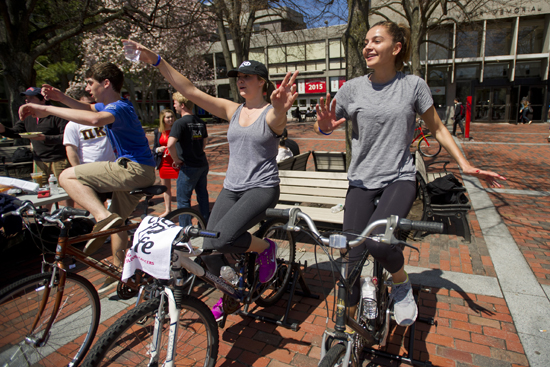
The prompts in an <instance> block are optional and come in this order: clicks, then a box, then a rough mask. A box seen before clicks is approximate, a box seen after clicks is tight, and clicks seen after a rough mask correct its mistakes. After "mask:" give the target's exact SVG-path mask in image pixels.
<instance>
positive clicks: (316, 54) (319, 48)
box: [306, 42, 325, 70]
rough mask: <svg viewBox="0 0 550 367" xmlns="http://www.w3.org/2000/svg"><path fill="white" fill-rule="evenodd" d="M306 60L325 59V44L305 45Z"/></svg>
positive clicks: (312, 43)
mask: <svg viewBox="0 0 550 367" xmlns="http://www.w3.org/2000/svg"><path fill="white" fill-rule="evenodd" d="M306 56H307V60H308V61H311V60H319V59H323V60H324V59H325V42H311V43H308V44H307V45H306ZM308 70H309V69H308Z"/></svg>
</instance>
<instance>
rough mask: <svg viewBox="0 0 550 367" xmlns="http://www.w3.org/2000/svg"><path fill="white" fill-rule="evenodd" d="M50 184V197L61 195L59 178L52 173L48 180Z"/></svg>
mask: <svg viewBox="0 0 550 367" xmlns="http://www.w3.org/2000/svg"><path fill="white" fill-rule="evenodd" d="M48 184H49V185H50V195H57V194H59V187H58V186H57V178H56V177H55V175H54V174H53V173H52V174H51V175H50V178H49V179H48Z"/></svg>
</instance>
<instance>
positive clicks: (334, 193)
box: [281, 185, 348, 198]
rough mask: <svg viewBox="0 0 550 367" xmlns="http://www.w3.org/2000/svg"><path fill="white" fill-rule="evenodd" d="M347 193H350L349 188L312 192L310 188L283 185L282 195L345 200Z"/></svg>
mask: <svg viewBox="0 0 550 367" xmlns="http://www.w3.org/2000/svg"><path fill="white" fill-rule="evenodd" d="M347 192H348V190H347V188H346V189H329V188H321V187H319V188H315V189H314V190H312V189H311V188H310V187H300V186H287V185H281V194H294V195H304V196H319V197H325V196H328V197H333V198H345V197H346V193H347Z"/></svg>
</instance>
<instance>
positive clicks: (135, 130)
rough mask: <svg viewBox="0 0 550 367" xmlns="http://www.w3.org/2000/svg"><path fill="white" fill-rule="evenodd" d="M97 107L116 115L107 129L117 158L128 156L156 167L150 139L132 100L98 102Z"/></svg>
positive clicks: (137, 161) (106, 126)
mask: <svg viewBox="0 0 550 367" xmlns="http://www.w3.org/2000/svg"><path fill="white" fill-rule="evenodd" d="M95 109H96V111H98V112H101V111H105V112H109V113H111V114H112V115H113V116H115V122H113V123H111V124H108V125H105V130H106V131H107V136H108V137H109V140H110V141H111V144H112V145H113V148H114V150H115V152H116V155H117V158H128V159H129V160H131V161H133V162H136V163H139V164H145V165H147V166H153V167H155V160H154V159H153V154H152V153H151V149H149V141H148V140H147V137H146V136H145V131H144V130H143V127H142V126H141V123H140V122H139V120H138V118H137V115H136V113H135V111H134V106H132V104H131V103H130V101H128V100H127V99H126V98H121V99H119V100H118V101H116V102H113V103H109V104H108V105H107V106H105V105H104V104H103V103H96V104H95Z"/></svg>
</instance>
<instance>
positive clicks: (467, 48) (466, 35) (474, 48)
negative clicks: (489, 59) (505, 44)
mask: <svg viewBox="0 0 550 367" xmlns="http://www.w3.org/2000/svg"><path fill="white" fill-rule="evenodd" d="M474 27H476V28H479V25H478V24H476V25H475V26H474ZM482 30H483V28H481V30H479V29H469V30H468V29H462V30H459V31H458V32H457V35H456V57H457V58H459V59H460V58H464V57H479V48H480V47H481V32H482Z"/></svg>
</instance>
